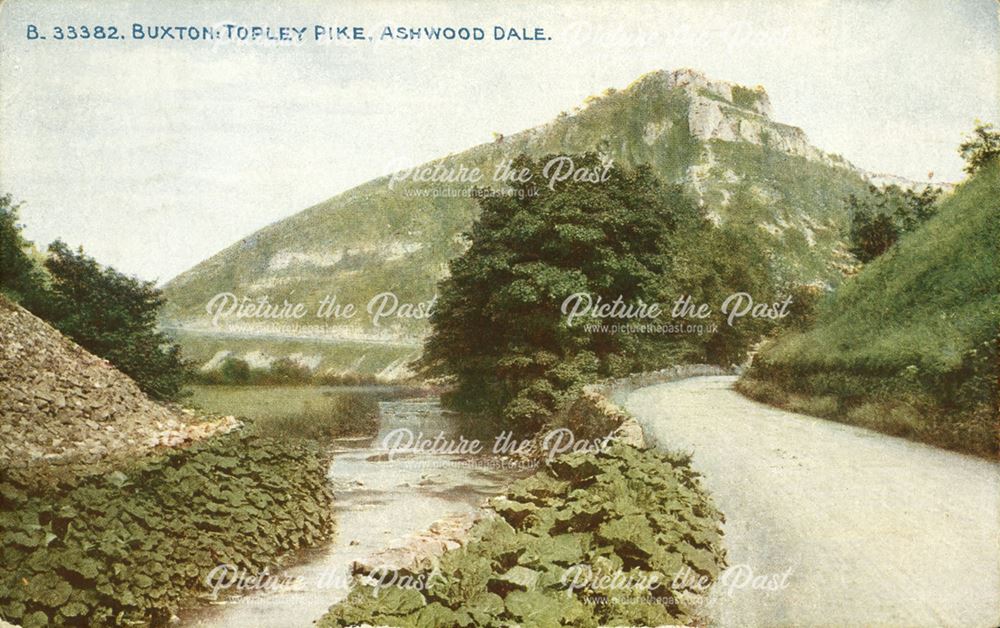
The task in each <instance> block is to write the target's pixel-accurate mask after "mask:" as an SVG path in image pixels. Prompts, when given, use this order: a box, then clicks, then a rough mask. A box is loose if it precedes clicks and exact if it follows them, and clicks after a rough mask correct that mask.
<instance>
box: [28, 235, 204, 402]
mask: <svg viewBox="0 0 1000 628" xmlns="http://www.w3.org/2000/svg"><path fill="white" fill-rule="evenodd" d="M45 268H46V269H47V270H48V273H49V275H50V277H51V303H50V304H49V308H48V312H47V316H45V318H46V319H47V320H48V321H49V322H50V323H51V324H52V325H53V326H54V327H56V328H57V329H58V330H59V331H61V332H62V333H64V334H66V335H67V336H69V337H70V338H72V339H73V340H74V341H76V342H77V343H78V344H79V345H80V346H82V347H83V348H84V349H86V350H88V351H90V352H91V353H93V354H95V355H97V356H99V357H102V358H104V359H106V360H108V361H109V362H111V363H112V364H114V365H115V367H117V368H118V370H120V371H122V372H123V373H125V374H126V375H128V376H129V377H131V378H132V379H133V380H135V382H136V383H137V384H139V387H140V388H142V389H143V391H145V392H146V393H147V394H149V395H151V396H152V397H155V398H157V399H173V398H176V397H177V396H178V394H179V393H180V390H181V387H182V386H183V384H184V377H185V371H184V364H183V362H182V360H181V357H180V347H179V346H177V345H174V344H171V343H170V341H169V339H168V338H167V337H166V336H165V335H164V334H163V333H161V332H160V331H158V330H157V315H158V313H159V310H160V307H161V306H162V305H163V294H162V292H160V290H158V289H157V288H156V287H155V286H154V285H153V283H152V282H148V281H141V280H139V279H136V278H135V277H129V276H126V275H123V274H122V273H120V272H118V271H116V270H115V269H113V268H110V267H103V266H101V265H100V264H98V263H97V262H96V261H95V260H94V259H93V258H91V257H89V256H87V255H85V254H84V253H83V251H82V249H81V250H78V251H72V250H70V248H69V247H68V246H66V245H65V244H64V243H63V242H60V241H58V240H57V241H55V242H53V243H52V244H51V245H49V255H48V257H47V258H46V259H45Z"/></svg>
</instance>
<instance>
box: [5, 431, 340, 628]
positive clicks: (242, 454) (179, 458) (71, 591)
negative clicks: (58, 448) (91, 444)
mask: <svg viewBox="0 0 1000 628" xmlns="http://www.w3.org/2000/svg"><path fill="white" fill-rule="evenodd" d="M326 471H327V459H326V455H325V454H324V453H323V451H322V450H321V449H320V448H319V447H317V446H316V445H314V444H309V443H303V442H298V441H294V442H284V441H279V440H275V439H269V438H263V437H260V436H258V435H255V434H250V433H246V432H242V431H241V432H234V433H230V434H227V435H224V436H221V437H217V438H214V439H211V440H209V441H204V442H201V443H197V444H195V445H193V446H191V447H190V448H189V449H185V450H174V451H171V452H168V453H166V454H163V455H159V456H153V457H151V458H149V459H146V460H143V461H140V462H139V463H137V464H136V465H135V466H133V467H130V468H126V469H122V470H120V471H114V472H112V473H107V474H101V475H93V476H89V477H85V478H82V479H79V480H77V481H75V483H72V484H63V485H60V486H58V487H56V488H50V489H46V490H41V489H39V488H37V483H35V482H33V481H31V480H26V479H19V478H14V477H10V476H6V475H5V474H3V473H2V472H0V536H2V537H3V539H4V543H3V546H2V547H0V616H2V617H5V618H6V619H8V620H10V621H14V622H17V623H19V624H21V625H23V626H24V627H25V628H33V627H35V626H45V625H50V626H121V625H130V624H135V623H147V624H154V625H157V624H162V623H165V622H166V620H167V619H168V618H169V617H170V616H171V614H172V613H173V612H174V611H175V610H176V609H177V608H178V607H179V606H180V605H182V604H183V603H185V602H186V601H189V600H191V599H192V598H193V597H195V596H196V595H198V594H205V593H207V590H206V588H205V584H204V582H205V578H206V576H207V575H208V573H209V572H210V571H211V570H212V569H213V568H215V567H216V566H217V565H219V564H221V563H227V564H232V565H236V566H237V567H239V568H241V569H247V570H249V571H251V572H257V571H259V570H260V569H262V568H263V567H265V566H268V565H269V563H271V561H273V560H274V559H275V558H276V557H278V556H280V555H282V554H285V553H287V552H290V551H292V550H295V549H297V548H300V547H303V546H306V545H310V544H313V543H315V542H317V541H319V540H320V539H323V538H325V537H326V536H327V535H329V534H330V533H331V531H332V529H333V515H332V510H331V502H332V493H331V491H330V489H329V486H328V484H327V481H326Z"/></svg>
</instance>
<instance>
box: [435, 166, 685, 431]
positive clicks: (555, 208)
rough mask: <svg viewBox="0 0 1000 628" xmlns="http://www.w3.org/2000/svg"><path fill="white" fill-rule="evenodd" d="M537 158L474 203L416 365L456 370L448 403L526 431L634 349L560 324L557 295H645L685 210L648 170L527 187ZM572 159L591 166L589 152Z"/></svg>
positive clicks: (536, 176) (538, 172) (632, 299)
mask: <svg viewBox="0 0 1000 628" xmlns="http://www.w3.org/2000/svg"><path fill="white" fill-rule="evenodd" d="M547 161H548V160H542V161H533V160H530V159H527V158H524V157H522V158H519V159H518V160H516V161H515V164H514V168H515V169H520V168H524V169H526V170H528V171H530V172H531V173H532V174H533V176H532V182H529V183H523V184H517V185H515V192H516V193H515V194H512V195H484V196H483V197H482V198H481V199H480V205H481V210H482V211H481V215H480V218H479V220H478V221H476V223H475V224H474V225H473V228H472V231H471V233H470V234H468V237H469V238H470V239H471V242H472V244H471V247H470V248H469V249H468V250H467V251H466V253H465V254H464V255H462V256H461V257H459V258H457V259H456V260H454V261H453V262H452V263H451V265H450V268H451V274H450V276H449V277H448V278H447V279H445V280H444V281H443V282H442V283H441V285H440V297H439V299H438V305H437V308H436V309H435V311H434V314H433V316H432V319H431V324H432V327H433V332H432V334H431V336H430V338H429V339H428V340H427V342H426V345H425V353H424V357H423V360H422V364H423V366H424V369H425V372H426V373H428V374H434V375H454V376H455V377H456V378H457V381H458V390H457V393H456V395H455V396H454V397H453V398H452V399H451V401H452V402H453V403H454V404H455V405H458V406H459V407H463V408H465V409H475V410H483V409H488V410H503V411H504V413H505V415H506V416H507V417H508V420H510V421H511V422H512V423H514V424H516V425H520V426H523V427H525V428H529V429H530V428H536V427H538V426H539V425H540V424H541V422H542V421H543V420H544V419H545V418H546V417H548V416H550V415H551V413H552V412H553V411H554V410H555V409H556V408H557V407H558V406H559V405H560V404H561V403H562V402H563V401H564V400H565V399H567V398H568V397H569V396H570V395H571V394H572V393H573V391H574V390H575V387H577V386H578V385H579V383H580V382H581V381H583V380H585V379H587V378H588V377H591V376H593V375H595V374H609V371H610V370H611V368H612V364H614V363H615V361H616V360H615V359H616V358H618V359H619V360H618V361H619V362H621V358H627V357H628V356H629V352H630V351H632V350H633V348H634V347H633V345H634V339H633V338H630V337H628V336H625V335H599V334H591V333H588V332H587V331H586V330H585V329H584V328H583V325H580V324H577V325H576V326H574V327H570V326H569V325H567V323H566V321H565V317H564V316H563V313H562V312H561V310H560V308H561V306H562V303H563V301H564V300H565V299H566V298H567V297H569V296H570V295H573V294H577V293H587V294H591V295H595V296H600V297H601V298H604V299H606V300H609V301H610V300H614V299H615V298H618V297H620V298H621V299H622V301H624V302H625V303H629V304H636V303H638V302H640V301H645V302H646V303H652V302H653V301H655V300H656V297H657V296H658V295H657V287H658V286H657V284H658V281H659V277H661V276H662V275H664V274H665V273H667V272H668V271H669V269H670V259H671V258H670V254H669V253H670V251H671V249H672V248H673V244H672V238H673V237H674V236H675V234H676V233H677V232H678V231H679V230H681V229H682V228H683V227H684V226H685V225H687V224H690V223H692V222H693V221H695V220H696V217H697V212H696V210H695V209H694V207H693V206H692V205H691V204H690V202H689V201H687V200H686V199H685V198H684V196H683V194H682V193H681V192H680V190H679V189H676V188H669V189H666V188H662V187H661V186H660V185H659V183H658V182H657V180H656V179H655V178H654V177H653V176H652V174H651V173H650V171H649V170H648V169H645V168H642V169H638V170H636V171H630V172H626V171H623V170H620V169H617V168H612V169H610V170H608V178H607V180H606V181H603V182H575V181H566V182H564V183H563V184H559V185H557V186H555V189H550V188H549V187H547V186H544V185H542V184H540V183H536V182H540V181H543V180H544V179H545V176H544V175H543V173H542V170H543V168H544V164H545V163H546V162H547ZM575 161H576V164H577V165H578V166H579V167H581V168H588V169H594V170H600V169H602V168H603V165H602V162H601V160H600V159H599V158H598V156H597V155H594V154H589V155H586V156H583V157H580V158H579V159H577V160H575Z"/></svg>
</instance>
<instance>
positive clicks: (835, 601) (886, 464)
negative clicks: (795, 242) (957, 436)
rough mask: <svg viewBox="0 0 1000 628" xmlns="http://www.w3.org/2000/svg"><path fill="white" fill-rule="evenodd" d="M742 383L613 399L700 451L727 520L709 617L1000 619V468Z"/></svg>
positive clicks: (807, 622) (911, 621)
mask: <svg viewBox="0 0 1000 628" xmlns="http://www.w3.org/2000/svg"><path fill="white" fill-rule="evenodd" d="M734 379H735V378H733V377H698V378H692V379H686V380H681V381H677V382H671V383H667V384H661V385H657V386H650V387H647V388H642V389H639V390H636V391H633V392H631V393H628V394H626V395H623V398H622V399H619V400H618V401H619V403H621V404H622V405H624V406H625V407H626V408H627V409H628V410H630V411H631V412H632V413H633V414H634V415H635V416H636V417H637V418H638V419H639V421H640V423H642V425H643V427H644V428H645V431H646V434H647V437H649V438H651V439H653V440H654V442H655V443H656V444H657V445H658V446H661V447H665V448H668V449H680V450H686V451H690V452H693V465H694V467H695V468H696V469H697V470H698V471H700V472H701V473H703V474H704V476H705V478H704V481H705V485H706V487H707V488H708V490H709V491H710V492H711V494H712V496H713V498H714V499H715V501H716V503H717V505H718V506H719V508H720V509H721V510H722V511H723V513H725V515H726V518H727V521H726V524H725V533H726V547H727V550H728V560H729V563H730V566H729V567H728V568H727V570H726V572H724V573H723V574H722V576H721V577H720V582H719V583H718V584H716V585H715V586H714V587H713V588H712V591H711V594H710V596H709V598H708V602H707V605H706V614H707V617H708V618H709V621H710V622H711V623H712V624H714V625H718V626H768V627H771V626H907V627H910V626H914V627H915V626H962V627H965V626H970V627H971V626H975V627H980V626H982V627H990V628H992V627H995V626H1000V465H998V464H996V463H993V462H990V461H986V460H981V459H977V458H974V457H970V456H965V455H961V454H956V453H952V452H948V451H944V450H941V449H937V448H933V447H929V446H925V445H921V444H917V443H912V442H909V441H905V440H902V439H899V438H893V437H890V436H885V435H883V434H878V433H876V432H872V431H869V430H865V429H860V428H856V427H852V426H848V425H842V424H839V423H835V422H831V421H825V420H822V419H817V418H813V417H808V416H804V415H799V414H794V413H791V412H784V411H781V410H777V409H774V408H771V407H769V406H766V405H763V404H759V403H756V402H753V401H750V400H749V399H747V398H745V397H743V396H741V395H740V394H738V393H737V392H735V391H734V390H731V388H730V387H731V385H732V382H733V381H734ZM750 574H753V578H751V577H750ZM755 585H756V586H755ZM768 588H770V589H771V590H768Z"/></svg>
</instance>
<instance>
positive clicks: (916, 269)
mask: <svg viewBox="0 0 1000 628" xmlns="http://www.w3.org/2000/svg"><path fill="white" fill-rule="evenodd" d="M998 199H1000V163H993V164H991V165H989V166H987V167H986V168H984V169H983V170H982V171H980V172H979V173H978V174H977V175H976V176H974V177H971V178H970V179H969V180H968V181H966V182H965V183H963V184H962V185H961V186H959V188H958V189H957V190H956V191H955V193H954V194H953V195H951V196H950V197H947V198H946V199H944V200H943V201H942V203H941V205H940V207H939V210H938V214H937V215H936V216H935V217H934V218H933V219H931V220H930V221H929V222H928V223H927V224H926V225H924V226H923V227H922V228H921V229H919V230H918V231H916V232H914V233H913V234H911V235H909V236H907V237H905V238H903V239H902V240H901V241H900V242H899V243H898V245H897V246H895V247H894V248H892V249H890V251H888V252H887V253H886V254H884V255H883V256H882V257H880V258H878V259H876V260H875V261H874V262H872V263H870V264H869V265H868V266H866V267H865V268H864V270H863V271H862V272H861V273H860V274H858V275H857V276H856V277H854V278H852V279H851V280H849V281H846V282H844V284H843V285H842V286H841V287H840V289H838V291H837V292H836V293H835V294H834V295H833V296H832V298H830V299H828V300H827V301H826V302H824V303H822V304H821V306H820V313H819V318H818V322H817V324H816V326H815V327H814V328H812V329H810V330H808V331H805V332H801V333H792V334H787V335H785V336H782V337H779V338H778V339H776V340H775V341H773V342H771V343H770V344H769V345H767V346H765V347H763V348H762V349H761V351H760V353H759V354H758V355H757V357H756V358H755V362H754V365H753V367H752V368H751V369H750V370H749V372H748V373H747V375H746V376H745V378H744V380H743V381H741V383H740V389H741V390H742V391H743V392H745V393H746V394H747V395H748V396H751V397H753V398H755V399H760V400H764V401H767V402H770V403H774V404H775V405H779V406H782V407H787V408H790V409H791V408H796V409H799V410H800V411H804V412H808V413H809V414H816V415H817V416H825V417H827V418H836V419H837V420H842V421H845V422H849V423H853V424H856V425H862V426H864V427H870V428H872V429H876V430H879V431H882V432H886V433H889V434H894V435H898V436H904V437H907V438H913V439H916V440H920V441H923V442H927V443H931V444H934V445H939V446H942V447H947V448H950V449H956V450H960V451H965V452H969V453H974V454H978V455H986V456H995V455H996V454H997V452H998V447H997V400H998V391H997V382H998V361H997V360H998V356H997V348H998V344H1000V200H998Z"/></svg>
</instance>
